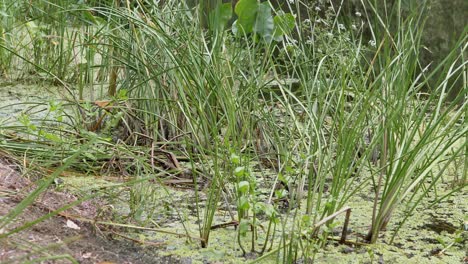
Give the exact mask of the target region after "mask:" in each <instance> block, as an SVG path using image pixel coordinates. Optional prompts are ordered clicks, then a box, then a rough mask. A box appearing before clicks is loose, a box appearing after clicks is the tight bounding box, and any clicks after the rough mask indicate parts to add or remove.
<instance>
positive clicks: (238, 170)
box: [234, 167, 245, 177]
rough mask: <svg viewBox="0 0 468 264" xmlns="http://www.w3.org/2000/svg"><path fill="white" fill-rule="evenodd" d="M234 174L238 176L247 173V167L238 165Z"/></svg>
mask: <svg viewBox="0 0 468 264" xmlns="http://www.w3.org/2000/svg"><path fill="white" fill-rule="evenodd" d="M234 175H235V176H236V177H242V176H244V175H245V167H237V168H235V169H234Z"/></svg>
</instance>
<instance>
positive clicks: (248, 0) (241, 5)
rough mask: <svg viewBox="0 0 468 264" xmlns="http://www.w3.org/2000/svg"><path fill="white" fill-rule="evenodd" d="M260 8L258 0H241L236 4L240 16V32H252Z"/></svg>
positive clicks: (237, 26) (238, 21) (237, 13)
mask: <svg viewBox="0 0 468 264" xmlns="http://www.w3.org/2000/svg"><path fill="white" fill-rule="evenodd" d="M257 10H258V2H257V0H240V1H239V2H238V3H237V4H236V8H235V10H234V11H235V13H236V15H237V17H238V19H237V23H236V28H237V32H238V33H243V34H245V33H251V32H253V27H254V24H255V18H256V15H257Z"/></svg>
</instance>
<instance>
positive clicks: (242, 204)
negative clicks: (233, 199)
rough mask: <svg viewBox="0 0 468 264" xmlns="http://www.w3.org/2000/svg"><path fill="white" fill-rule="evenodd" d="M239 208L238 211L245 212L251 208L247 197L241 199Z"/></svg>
mask: <svg viewBox="0 0 468 264" xmlns="http://www.w3.org/2000/svg"><path fill="white" fill-rule="evenodd" d="M237 207H238V208H237V209H238V210H243V211H245V210H248V209H249V208H250V203H249V200H248V199H247V197H245V196H242V197H240V198H239V202H238V205H237Z"/></svg>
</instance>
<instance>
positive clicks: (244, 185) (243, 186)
mask: <svg viewBox="0 0 468 264" xmlns="http://www.w3.org/2000/svg"><path fill="white" fill-rule="evenodd" d="M249 185H250V184H249V182H248V181H241V182H239V185H238V189H239V192H241V193H247V192H248V191H249Z"/></svg>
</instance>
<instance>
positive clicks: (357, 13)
mask: <svg viewBox="0 0 468 264" xmlns="http://www.w3.org/2000/svg"><path fill="white" fill-rule="evenodd" d="M354 14H355V15H356V16H358V17H360V16H362V14H361V12H359V11H356V13H354Z"/></svg>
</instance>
